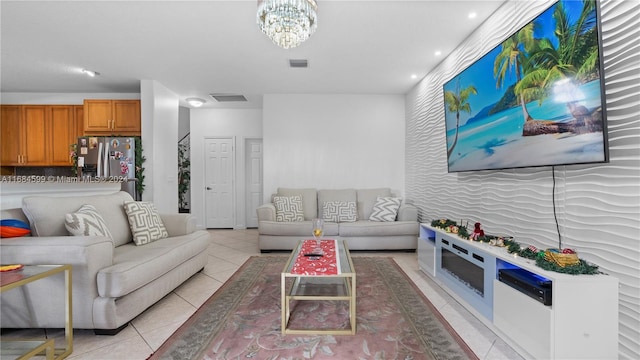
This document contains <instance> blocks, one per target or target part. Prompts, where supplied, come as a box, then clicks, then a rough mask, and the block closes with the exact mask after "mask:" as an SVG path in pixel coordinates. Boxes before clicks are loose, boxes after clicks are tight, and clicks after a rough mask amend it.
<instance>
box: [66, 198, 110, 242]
mask: <svg viewBox="0 0 640 360" xmlns="http://www.w3.org/2000/svg"><path fill="white" fill-rule="evenodd" d="M64 226H65V227H66V228H67V231H69V233H70V234H71V235H75V236H104V237H108V238H110V239H111V238H112V237H113V236H112V235H111V231H109V228H108V227H107V224H106V223H105V222H104V219H103V218H102V216H101V215H100V213H98V211H97V210H96V208H95V207H94V206H93V205H82V206H81V207H80V209H78V211H76V212H74V213H71V214H65V216H64Z"/></svg>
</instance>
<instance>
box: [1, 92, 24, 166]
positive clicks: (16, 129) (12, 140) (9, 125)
mask: <svg viewBox="0 0 640 360" xmlns="http://www.w3.org/2000/svg"><path fill="white" fill-rule="evenodd" d="M21 119H22V115H21V106H20V105H2V106H0V130H2V131H1V132H0V133H1V134H2V135H1V136H0V150H1V152H0V163H1V164H2V165H3V166H12V165H19V164H20V160H21V155H22V154H21V151H22V149H21V145H22V120H21Z"/></svg>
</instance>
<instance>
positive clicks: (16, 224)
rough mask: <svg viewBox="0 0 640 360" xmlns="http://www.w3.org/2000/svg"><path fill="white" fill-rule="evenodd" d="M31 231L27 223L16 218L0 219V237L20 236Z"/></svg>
mask: <svg viewBox="0 0 640 360" xmlns="http://www.w3.org/2000/svg"><path fill="white" fill-rule="evenodd" d="M29 233H31V229H30V228H29V224H27V223H25V222H24V221H22V220H17V219H2V220H0V237H3V238H12V237H21V236H25V235H28V234H29Z"/></svg>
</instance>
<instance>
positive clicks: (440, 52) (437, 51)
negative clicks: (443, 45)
mask: <svg viewBox="0 0 640 360" xmlns="http://www.w3.org/2000/svg"><path fill="white" fill-rule="evenodd" d="M434 54H435V56H440V55H442V51H440V50H436V52H435V53H434Z"/></svg>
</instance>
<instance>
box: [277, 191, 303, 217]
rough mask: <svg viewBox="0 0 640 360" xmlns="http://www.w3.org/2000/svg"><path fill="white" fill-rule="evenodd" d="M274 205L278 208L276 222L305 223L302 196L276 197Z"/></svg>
mask: <svg viewBox="0 0 640 360" xmlns="http://www.w3.org/2000/svg"><path fill="white" fill-rule="evenodd" d="M273 205H274V206H275V207H276V221H289V222H290V221H304V213H303V212H302V197H300V195H294V196H274V197H273Z"/></svg>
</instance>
